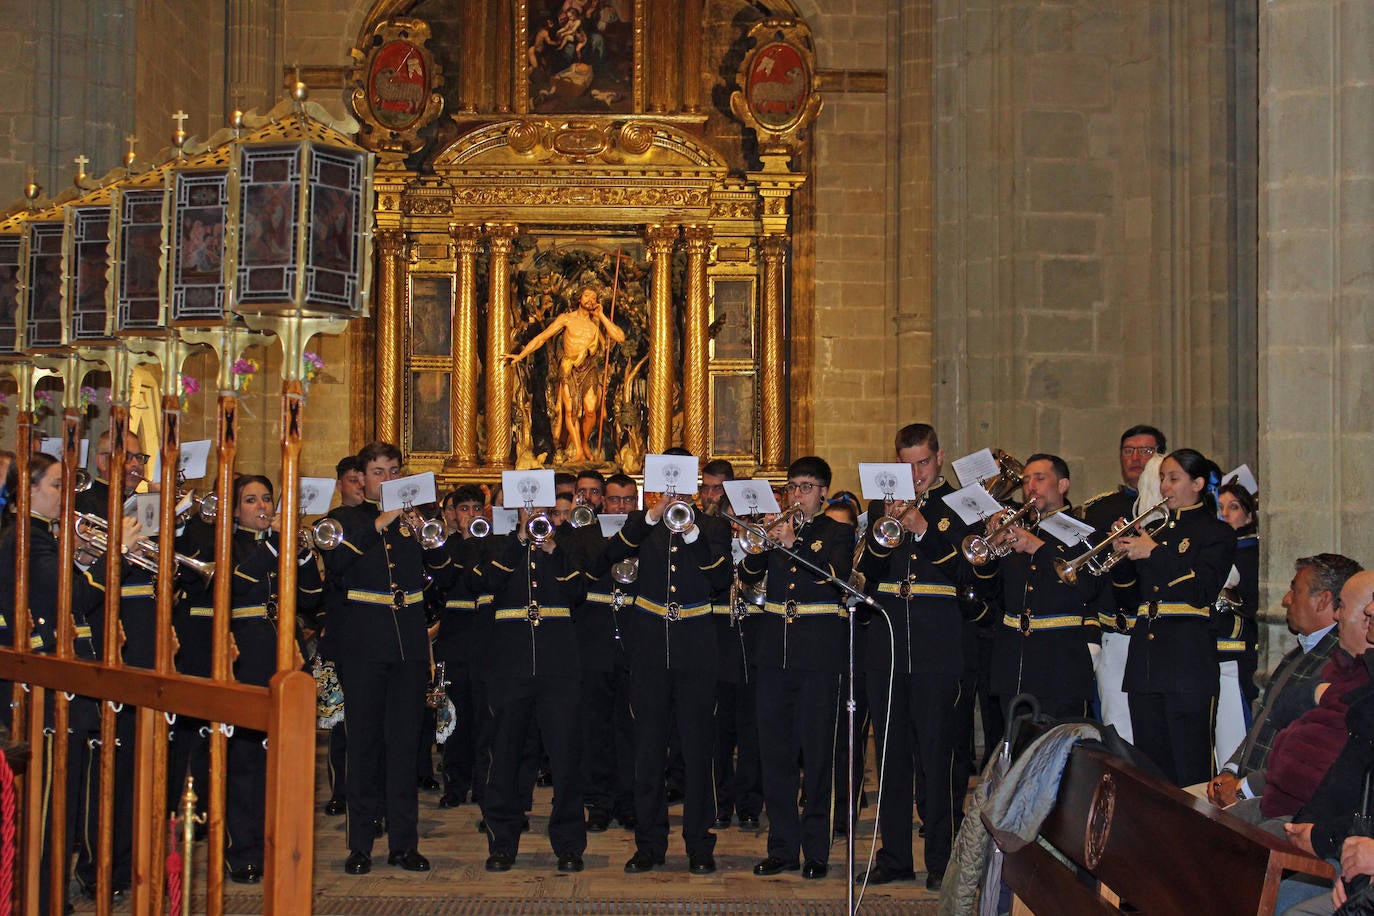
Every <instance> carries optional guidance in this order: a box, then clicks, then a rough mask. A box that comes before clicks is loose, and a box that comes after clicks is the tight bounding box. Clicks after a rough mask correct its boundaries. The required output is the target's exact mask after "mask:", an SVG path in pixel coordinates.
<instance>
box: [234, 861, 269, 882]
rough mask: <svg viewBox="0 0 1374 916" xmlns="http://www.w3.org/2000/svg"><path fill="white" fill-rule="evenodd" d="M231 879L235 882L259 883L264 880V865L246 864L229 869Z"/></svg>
mask: <svg viewBox="0 0 1374 916" xmlns="http://www.w3.org/2000/svg"><path fill="white" fill-rule="evenodd" d="M229 880H230V881H233V882H234V883H235V884H257V883H258V882H259V881H261V880H262V867H261V866H258V865H245V866H243V867H242V868H231V869H229Z"/></svg>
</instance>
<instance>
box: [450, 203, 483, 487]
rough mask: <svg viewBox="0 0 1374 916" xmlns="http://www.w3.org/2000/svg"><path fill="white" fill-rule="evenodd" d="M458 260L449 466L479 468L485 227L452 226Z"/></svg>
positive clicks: (455, 292) (455, 291) (454, 308)
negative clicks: (480, 271)
mask: <svg viewBox="0 0 1374 916" xmlns="http://www.w3.org/2000/svg"><path fill="white" fill-rule="evenodd" d="M448 231H449V235H451V236H452V237H453V242H454V248H455V253H456V255H457V260H458V272H457V273H458V275H457V277H456V278H455V282H454V290H453V373H452V376H451V377H450V379H449V405H448V414H449V428H450V429H451V430H452V431H453V432H452V435H453V454H452V455H451V456H450V457H449V460H448V466H449V467H454V468H471V467H476V466H477V370H478V365H477V242H478V239H479V238H480V237H481V234H482V227H481V226H478V225H475V224H468V225H461V226H459V225H454V226H449V229H448Z"/></svg>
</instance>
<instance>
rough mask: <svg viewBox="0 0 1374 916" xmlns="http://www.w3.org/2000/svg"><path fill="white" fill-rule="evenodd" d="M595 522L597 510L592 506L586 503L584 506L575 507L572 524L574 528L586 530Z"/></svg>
mask: <svg viewBox="0 0 1374 916" xmlns="http://www.w3.org/2000/svg"><path fill="white" fill-rule="evenodd" d="M595 521H596V510H594V509H593V508H592V507H591V506H588V505H586V504H585V503H584V504H582V505H578V506H574V507H573V510H572V522H571V523H572V526H573V527H574V528H586V527H587V526H588V525H590V524H592V523H593V522H595Z"/></svg>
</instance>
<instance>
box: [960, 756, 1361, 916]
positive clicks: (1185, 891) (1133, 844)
mask: <svg viewBox="0 0 1374 916" xmlns="http://www.w3.org/2000/svg"><path fill="white" fill-rule="evenodd" d="M983 824H984V826H986V827H987V828H988V830H989V832H990V833H991V835H992V837H993V839H994V840H995V841H996V843H997V845H998V848H1000V849H1001V850H1002V851H1003V853H1004V854H1005V859H1004V862H1003V865H1002V880H1003V882H1004V883H1006V885H1007V886H1008V887H1010V888H1011V889H1012V891H1013V892H1014V893H1015V895H1016V901H1015V903H1014V905H1013V908H1012V913H1013V914H1015V913H1027V912H1031V913H1039V914H1043V916H1049V914H1062V913H1075V914H1076V913H1085V914H1094V913H1101V914H1107V913H1121V912H1123V911H1124V912H1133V911H1134V912H1141V913H1149V914H1170V913H1179V914H1187V916H1201V914H1204V913H1205V914H1207V916H1222V914H1232V913H1233V914H1237V916H1239V914H1247V916H1253V914H1257V913H1258V914H1265V916H1267V914H1269V913H1272V912H1273V910H1274V900H1275V897H1276V895H1277V893H1278V886H1279V881H1280V880H1281V879H1282V878H1283V873H1284V871H1285V870H1291V871H1298V872H1304V873H1306V874H1310V875H1316V876H1318V877H1322V878H1327V879H1331V878H1333V877H1334V875H1335V873H1334V870H1333V869H1332V868H1331V866H1330V865H1329V864H1328V863H1326V862H1325V861H1323V860H1321V859H1317V858H1313V857H1312V856H1309V855H1307V854H1305V853H1303V852H1302V851H1301V850H1299V849H1298V848H1297V847H1295V846H1293V845H1292V844H1290V843H1288V842H1287V841H1286V840H1281V839H1279V838H1277V837H1275V836H1274V835H1273V834H1271V833H1268V832H1267V831H1264V830H1261V829H1260V828H1258V827H1255V826H1253V825H1251V824H1247V823H1244V822H1242V821H1240V820H1238V819H1236V818H1234V817H1231V816H1230V815H1227V814H1224V813H1222V812H1221V811H1220V810H1218V809H1217V808H1215V807H1213V806H1212V805H1211V804H1209V803H1208V802H1206V801H1204V800H1202V799H1197V798H1194V797H1193V796H1191V795H1188V794H1187V793H1185V792H1183V791H1182V790H1180V789H1177V788H1175V787H1174V786H1172V785H1169V784H1167V783H1165V782H1163V781H1161V780H1159V779H1157V778H1155V777H1154V776H1151V775H1150V774H1149V773H1146V772H1145V771H1143V770H1141V769H1139V768H1138V767H1135V766H1132V765H1131V764H1129V763H1126V762H1125V761H1124V760H1121V759H1120V758H1117V757H1113V756H1111V755H1110V754H1107V753H1104V752H1103V751H1101V750H1098V749H1095V748H1089V747H1083V746H1079V747H1076V748H1074V750H1073V753H1072V755H1071V756H1070V759H1069V765H1068V767H1067V768H1066V769H1065V771H1064V776H1063V779H1062V780H1061V782H1060V785H1059V795H1058V799H1057V801H1056V803H1055V806H1054V808H1053V809H1052V810H1051V812H1050V815H1049V817H1047V818H1046V819H1045V822H1044V824H1043V825H1042V826H1041V829H1040V834H1039V836H1040V839H1042V840H1044V841H1046V842H1047V843H1048V844H1049V845H1051V846H1053V847H1054V848H1055V849H1056V850H1058V851H1059V852H1060V853H1061V854H1062V855H1063V856H1064V857H1065V858H1066V859H1068V860H1070V861H1071V862H1073V863H1074V864H1075V865H1077V866H1078V870H1077V871H1075V870H1074V869H1071V868H1070V867H1068V866H1066V865H1065V864H1064V863H1063V862H1062V861H1060V860H1059V859H1057V858H1055V856H1054V855H1052V854H1051V853H1050V852H1049V851H1048V850H1046V849H1045V848H1044V847H1043V846H1041V845H1040V844H1038V843H1026V844H1022V843H1021V840H1020V839H1019V838H1017V837H1016V836H1015V835H1012V834H1007V833H1003V832H1001V831H997V830H994V829H993V827H992V825H991V824H990V823H989V822H988V819H987V813H986V812H984V814H983Z"/></svg>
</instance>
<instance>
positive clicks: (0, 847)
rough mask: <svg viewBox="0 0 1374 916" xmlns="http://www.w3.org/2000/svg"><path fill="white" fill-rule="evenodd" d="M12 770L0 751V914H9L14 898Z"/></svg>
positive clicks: (7, 915) (7, 759) (6, 758)
mask: <svg viewBox="0 0 1374 916" xmlns="http://www.w3.org/2000/svg"><path fill="white" fill-rule="evenodd" d="M14 808H15V801H14V771H13V770H11V769H10V761H9V758H8V757H6V756H5V752H4V751H0V916H10V910H11V905H12V903H13V900H14V831H15V829H16V828H15V817H14Z"/></svg>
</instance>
